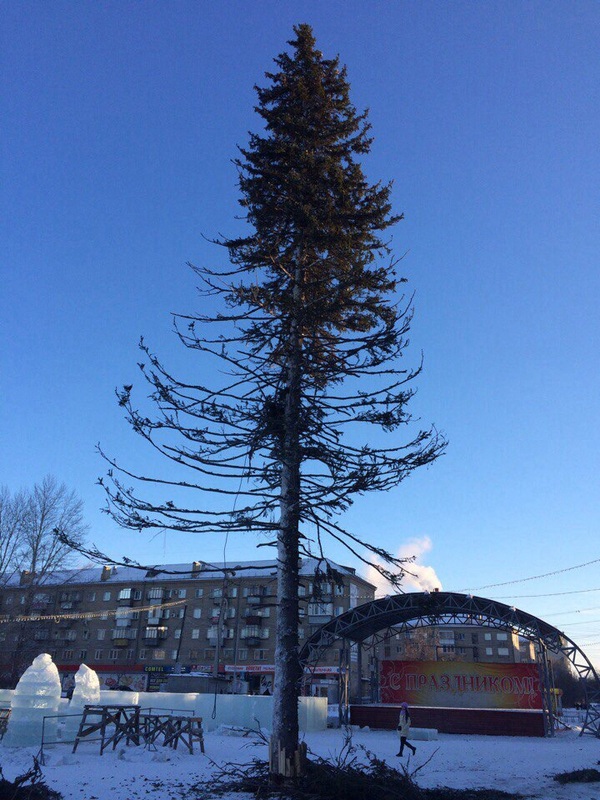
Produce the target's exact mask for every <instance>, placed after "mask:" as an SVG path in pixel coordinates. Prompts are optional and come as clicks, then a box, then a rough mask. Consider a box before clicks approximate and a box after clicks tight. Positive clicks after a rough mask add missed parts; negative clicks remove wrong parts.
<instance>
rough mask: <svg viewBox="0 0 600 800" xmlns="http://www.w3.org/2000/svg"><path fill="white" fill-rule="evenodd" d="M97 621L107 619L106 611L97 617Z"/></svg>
mask: <svg viewBox="0 0 600 800" xmlns="http://www.w3.org/2000/svg"><path fill="white" fill-rule="evenodd" d="M99 619H102V620H107V619H108V611H103V612H102V613H101V614H100V617H99Z"/></svg>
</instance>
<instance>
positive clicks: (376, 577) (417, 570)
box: [365, 536, 442, 597]
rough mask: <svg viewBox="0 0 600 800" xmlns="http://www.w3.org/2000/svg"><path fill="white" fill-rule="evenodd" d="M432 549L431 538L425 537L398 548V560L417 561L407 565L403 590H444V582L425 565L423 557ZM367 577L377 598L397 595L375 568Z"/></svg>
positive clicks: (369, 570)
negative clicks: (373, 587)
mask: <svg viewBox="0 0 600 800" xmlns="http://www.w3.org/2000/svg"><path fill="white" fill-rule="evenodd" d="M432 547H433V544H432V542H431V539H430V538H429V536H423V537H421V538H420V539H409V541H408V542H406V543H405V544H403V545H401V546H400V547H399V548H398V552H397V553H396V557H397V558H412V557H413V556H414V559H415V560H414V561H413V562H412V564H407V565H406V568H407V570H408V574H407V575H406V576H405V577H404V579H403V580H402V588H403V590H404V591H405V592H427V591H429V592H432V591H433V590H434V589H441V588H442V582H441V581H440V579H439V578H438V576H437V575H436V572H435V569H434V568H433V567H428V566H427V565H426V564H423V557H424V556H425V555H426V554H427V553H429V551H430V550H431V549H432ZM365 577H366V579H367V580H368V581H369V583H372V584H373V585H374V586H375V587H376V588H375V596H376V597H381V596H382V595H386V594H392V593H395V589H394V587H393V586H391V584H389V583H388V582H387V581H386V580H385V578H383V577H382V576H381V575H380V574H379V573H378V572H377V570H376V569H375V568H374V567H369V569H368V570H367V574H366V576H365Z"/></svg>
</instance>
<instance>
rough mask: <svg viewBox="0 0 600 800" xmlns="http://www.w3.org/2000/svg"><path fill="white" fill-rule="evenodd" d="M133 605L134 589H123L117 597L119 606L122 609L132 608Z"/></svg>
mask: <svg viewBox="0 0 600 800" xmlns="http://www.w3.org/2000/svg"><path fill="white" fill-rule="evenodd" d="M132 603H133V590H132V589H121V591H120V592H119V594H118V595H117V605H118V606H119V607H120V608H122V607H124V606H125V607H127V606H130V605H131V604H132Z"/></svg>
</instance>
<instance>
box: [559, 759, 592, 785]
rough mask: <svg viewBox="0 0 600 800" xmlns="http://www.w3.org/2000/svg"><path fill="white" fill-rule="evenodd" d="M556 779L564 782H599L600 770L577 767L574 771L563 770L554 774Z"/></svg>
mask: <svg viewBox="0 0 600 800" xmlns="http://www.w3.org/2000/svg"><path fill="white" fill-rule="evenodd" d="M599 763H600V762H599ZM554 780H555V781H558V783H562V784H565V783H597V782H598V781H600V770H597V769H596V768H595V767H590V768H589V769H576V770H574V771H573V772H561V773H559V774H558V775H555V776H554Z"/></svg>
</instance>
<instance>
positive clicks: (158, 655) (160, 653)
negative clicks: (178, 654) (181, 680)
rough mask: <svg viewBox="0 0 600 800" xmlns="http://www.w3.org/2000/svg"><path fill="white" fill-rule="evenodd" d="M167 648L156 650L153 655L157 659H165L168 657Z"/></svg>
mask: <svg viewBox="0 0 600 800" xmlns="http://www.w3.org/2000/svg"><path fill="white" fill-rule="evenodd" d="M166 655H167V653H166V650H155V651H154V653H153V654H152V657H153V658H154V660H155V661H164V660H165V658H166Z"/></svg>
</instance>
